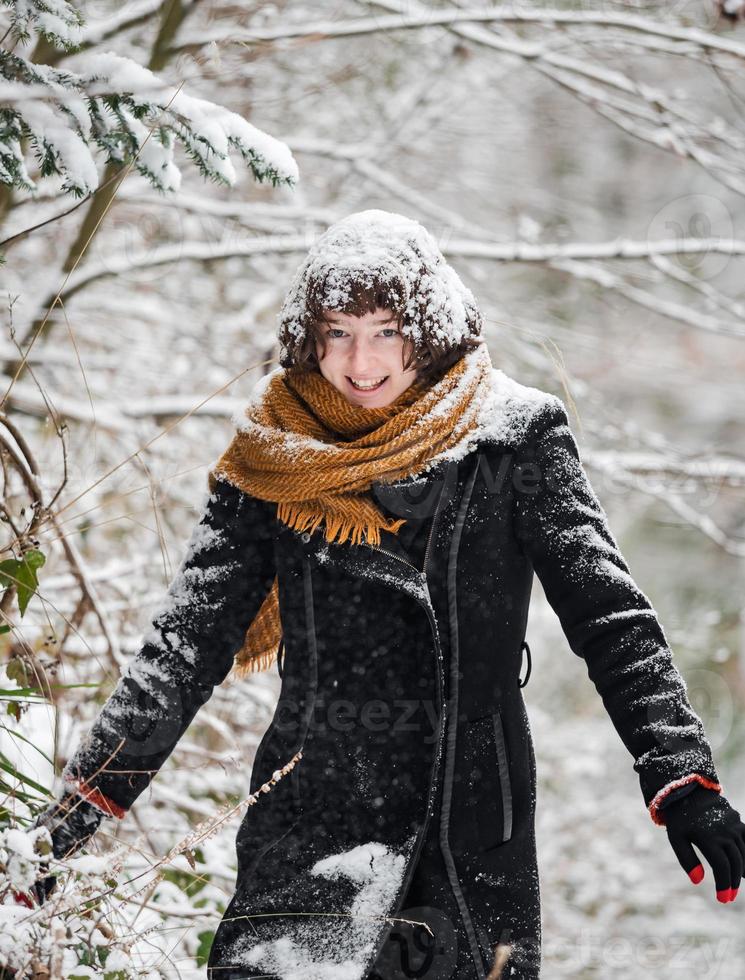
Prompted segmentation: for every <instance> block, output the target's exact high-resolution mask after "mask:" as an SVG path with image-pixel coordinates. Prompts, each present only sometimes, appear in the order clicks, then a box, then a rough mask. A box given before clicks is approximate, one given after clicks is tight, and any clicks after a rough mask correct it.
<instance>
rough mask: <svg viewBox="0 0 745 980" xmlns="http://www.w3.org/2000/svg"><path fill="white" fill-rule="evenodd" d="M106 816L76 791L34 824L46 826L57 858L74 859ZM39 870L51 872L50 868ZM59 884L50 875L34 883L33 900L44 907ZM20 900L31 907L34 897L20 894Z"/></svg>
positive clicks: (60, 800) (50, 807)
mask: <svg viewBox="0 0 745 980" xmlns="http://www.w3.org/2000/svg"><path fill="white" fill-rule="evenodd" d="M103 818H104V813H103V812H102V811H101V810H99V809H98V808H97V807H95V806H93V804H92V803H89V802H88V801H87V800H85V799H83V797H82V796H79V795H78V794H77V793H75V792H70V791H68V790H65V792H64V793H63V794H62V796H61V797H60V798H59V799H58V800H55V802H54V803H52V804H50V806H48V807H47V808H46V810H44V811H42V813H40V814H39V815H38V817H37V818H36V820H35V821H34V823H33V824H32V825H31V826H32V828H35V827H46V828H47V829H48V830H49V834H50V836H51V838H52V853H53V854H54V856H55V858H57V859H60V858H64V857H71V856H72V855H73V854H75V852H76V851H78V850H80V848H81V847H83V845H84V844H86V843H87V842H88V841H89V840H90V838H91V837H92V836H93V835H94V834H95V832H96V831H97V830H98V827H99V825H100V823H101V821H102V820H103ZM39 867H40V868H41V869H42V870H44V871H47V870H48V869H49V865H48V864H45V863H41V864H40V865H39ZM56 883H57V878H56V876H55V875H46V877H44V878H39V879H37V881H36V882H35V883H34V886H33V890H32V892H33V894H32V897H33V899H35V901H36V902H37V903H38V904H39V905H41V904H42V903H43V902H44V901H45V900H46V899H47V898H48V897H49V895H50V894H51V893H52V891H53V890H54V887H55V885H56ZM16 900H17V901H21V902H23V904H25V905H31V904H32V902H31V900H30V897H29V896H27V895H23V894H21V893H18V894H17V895H16Z"/></svg>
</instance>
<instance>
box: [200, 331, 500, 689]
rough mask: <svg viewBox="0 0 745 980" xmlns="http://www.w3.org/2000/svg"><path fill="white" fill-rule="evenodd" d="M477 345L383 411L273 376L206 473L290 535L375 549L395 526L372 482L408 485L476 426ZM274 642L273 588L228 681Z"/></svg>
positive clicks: (482, 350)
mask: <svg viewBox="0 0 745 980" xmlns="http://www.w3.org/2000/svg"><path fill="white" fill-rule="evenodd" d="M491 369H492V364H491V358H490V356H489V351H488V349H487V347H486V344H481V345H480V346H479V347H478V348H476V349H475V350H473V351H470V352H469V353H468V354H466V355H465V356H464V357H463V358H461V359H460V360H459V361H458V362H457V363H456V364H454V365H453V366H452V367H451V368H450V369H449V370H448V371H447V373H446V374H445V375H444V376H443V377H442V378H441V379H440V380H439V381H438V382H437V383H435V384H433V385H429V386H426V385H423V384H422V383H421V382H419V381H415V382H413V383H412V384H411V385H410V386H409V387H408V388H407V389H406V390H405V391H403V392H402V393H401V394H400V395H399V396H398V398H396V399H395V400H394V401H393V402H391V403H390V404H389V405H386V406H385V407H383V408H367V407H365V406H360V405H355V404H353V403H352V402H350V401H348V400H347V399H346V398H345V397H344V395H343V394H342V393H341V392H340V391H339V390H338V389H337V388H336V387H335V386H334V385H333V384H332V383H331V382H330V381H328V380H327V379H326V378H324V377H323V375H322V374H320V372H318V371H312V372H302V371H298V370H297V369H295V368H289V369H286V370H283V369H280V368H277V369H275V370H274V371H273V372H271V374H270V375H268V376H266V377H265V378H263V379H262V381H261V382H259V384H258V385H257V386H256V389H255V392H254V395H253V397H252V398H251V400H250V401H249V403H248V405H247V407H246V408H245V409H244V412H243V418H242V419H241V421H240V422H239V424H238V425H237V427H236V432H235V434H234V436H233V439H232V442H231V443H230V445H229V446H228V448H227V449H226V450H225V452H224V453H223V454H222V456H220V457H219V459H218V461H217V463H216V464H215V465H214V466H213V467H212V469H211V471H210V473H209V486H210V490H214V488H215V486H216V477H217V475H218V474H219V475H220V476H221V477H223V478H224V479H226V480H228V481H229V482H230V483H232V484H233V485H234V486H236V487H239V488H240V489H241V490H244V491H245V492H246V493H248V494H250V495H252V496H253V497H257V498H259V499H261V500H269V501H273V502H276V504H277V517H278V519H279V520H280V521H283V522H284V523H285V524H287V525H288V526H289V527H291V528H293V529H294V530H296V531H298V532H302V531H310V532H311V533H312V532H314V531H316V530H317V529H318V528H319V527H320V525H321V524H323V528H322V532H323V534H324V535H325V538H326V540H327V541H329V542H334V541H336V542H337V543H339V544H341V543H343V542H345V541H350V542H351V543H352V544H359V543H361V542H366V543H368V544H372V545H379V544H380V531H381V529H383V530H385V531H390V532H393V533H396V532H397V531H398V529H399V528H400V527H401V525H402V524H404V523H405V521H404V520H403V519H401V520H393V519H389V518H388V517H386V515H385V514H383V513H382V512H381V511H380V509H379V508H378V507H377V505H376V504H375V501H374V499H373V498H372V496H371V495H370V493H369V492H368V491H369V490H370V487H371V484H372V482H373V481H377V482H385V483H391V482H395V481H396V480H400V479H403V478H405V477H408V476H414V475H416V474H417V473H418V472H420V471H421V470H422V468H423V467H424V466H425V464H429V463H431V462H432V461H433V459H434V457H436V456H438V455H439V454H441V453H445V452H447V450H449V449H451V448H453V447H454V446H456V445H458V444H459V443H460V442H461V441H462V440H463V439H464V438H467V437H468V435H469V433H471V432H472V431H473V430H474V429H475V428H476V426H477V424H478V421H479V410H480V407H481V405H482V403H483V400H484V398H485V397H486V396H487V394H488V392H489V389H490V375H491ZM281 637H282V625H281V621H280V613H279V603H278V591H277V579H276V577H275V579H274V583H273V585H272V587H271V589H270V590H269V592H268V593H267V595H266V598H265V599H264V601H263V603H262V605H261V607H260V609H259V611H258V613H257V614H256V616H255V617H254V619H253V621H252V623H251V624H250V626H249V628H248V631H247V632H246V635H245V639H244V642H243V646H242V647H241V649H240V650H239V651H238V652H237V653H236V656H235V664H234V671H233V673H234V675H235V676H237V677H242V676H244V675H245V674H248V673H250V672H252V671H256V670H264V669H266V668H267V667H269V666H270V665H271V664H272V662H273V661H274V659H275V657H276V655H277V651H278V647H279V643H280V640H281Z"/></svg>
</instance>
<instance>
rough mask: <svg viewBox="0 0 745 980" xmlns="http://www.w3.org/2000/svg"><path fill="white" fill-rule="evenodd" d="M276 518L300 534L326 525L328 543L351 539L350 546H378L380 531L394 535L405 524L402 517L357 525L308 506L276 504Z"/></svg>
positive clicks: (356, 521)
mask: <svg viewBox="0 0 745 980" xmlns="http://www.w3.org/2000/svg"><path fill="white" fill-rule="evenodd" d="M277 517H278V518H279V520H280V521H282V522H283V523H284V524H287V525H288V527H291V528H293V530H295V531H298V532H300V533H302V532H303V531H310V533H311V534H312V533H313V532H314V531H316V530H317V529H318V527H319V526H320V525H321V524H322V523H323V522H325V524H326V526H325V535H326V540H327V541H328V542H329V543H333V542H334V541H336V543H337V544H344V542H345V541H347V540H351V542H352V544H372V545H376V546H379V545H380V530H381V528H382V529H383V530H385V531H390V532H391V533H393V534H396V533H397V532H398V530H399V528H401V527H403V525H404V524H405V523H406V520H405V519H404V518H399V519H398V520H395V521H388V520H387V521H385V523H383V524H376V523H375V522H373V521H369V522H368V523H367V524H365V525H362V526H360V524H359V518H357V519H355V518H353V517H348V518H345V517H341V516H339V517H337V516H334V515H329V514H320V515H319V514H318V511H317V510H313V508H312V507H309V506H308V505H307V504H297V503H280V504H278V505H277Z"/></svg>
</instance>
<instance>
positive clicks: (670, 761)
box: [513, 395, 721, 826]
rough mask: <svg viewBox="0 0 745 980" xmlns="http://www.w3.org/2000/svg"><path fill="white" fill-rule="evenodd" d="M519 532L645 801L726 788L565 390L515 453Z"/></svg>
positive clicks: (656, 808)
mask: <svg viewBox="0 0 745 980" xmlns="http://www.w3.org/2000/svg"><path fill="white" fill-rule="evenodd" d="M515 463H516V468H515V478H514V481H513V483H514V493H515V498H514V499H515V512H514V521H515V525H514V526H515V534H516V536H517V538H518V542H519V544H520V546H521V548H522V550H523V552H524V554H525V555H526V556H527V557H528V559H529V560H530V562H531V563H532V566H533V568H534V570H535V572H536V574H537V575H538V577H539V579H540V581H541V585H542V586H543V590H544V592H545V594H546V598H547V599H548V601H549V603H550V605H551V607H552V608H553V610H554V612H555V613H556V614H557V616H558V617H559V621H560V623H561V626H562V629H563V631H564V634H565V636H566V638H567V641H568V643H569V645H570V647H571V649H572V651H573V652H574V653H575V654H576V655H577V656H578V657H582V659H583V660H584V661H585V663H586V665H587V671H588V674H589V677H590V679H591V680H592V682H593V684H594V685H595V688H596V690H597V691H598V693H599V695H600V697H601V698H602V701H603V704H604V706H605V708H606V711H607V712H608V714H609V716H610V718H611V721H612V723H613V725H614V727H615V729H616V731H617V732H618V734H619V735H620V737H621V739H622V741H623V743H624V745H625V746H626V748H627V749H628V750H629V752H630V753H631V755H632V756H633V758H634V764H633V768H634V770H635V772H636V773H637V775H638V776H639V782H640V785H641V791H642V795H643V797H644V802H645V804H646V806H647V808H648V809H649V813H650V816H651V817H652V820H653V821H654V822H655V823H656V824H659V825H661V826H664V823H665V818H664V808H663V809H662V810H660V804H661V803H662V801H663V800H664V799H665V798H666V797H667V796H668V794H670V793H673V792H674V791H677V790H678V788H680V787H682V786H684V785H686V784H688V783H690V782H693V781H695V782H698V783H701V784H702V785H703V786H705V787H707V788H709V789H713V790H716V791H719V792H721V785H720V783H719V778H718V776H717V772H716V770H715V767H714V763H713V761H712V753H711V747H710V745H709V742H708V740H707V737H706V734H705V732H704V727H703V724H702V722H701V719H700V718H699V716H698V715H697V714H696V712H695V711H694V709H693V707H692V706H691V704H690V702H689V699H688V695H687V688H686V684H685V681H684V679H683V677H682V676H681V674H680V673H679V671H678V669H677V667H676V666H675V664H674V663H673V657H672V652H671V650H670V647H669V645H668V643H667V639H666V637H665V633H664V631H663V628H662V625H661V624H660V622H659V620H658V617H657V614H656V612H655V610H654V609H653V608H652V605H651V604H650V602H649V599H648V598H647V596H646V595H645V594H644V593H643V592H642V591H641V589H640V588H639V587H638V585H637V584H636V583H635V582H634V580H633V578H632V577H631V574H630V571H629V567H628V565H627V564H626V561H625V560H624V558H623V556H622V555H621V552H620V551H619V549H618V544H617V543H616V540H615V538H614V537H613V534H612V533H611V531H610V529H609V527H608V522H607V517H606V514H605V511H604V510H603V508H602V506H601V504H600V502H599V500H598V498H597V496H596V495H595V492H594V490H593V489H592V486H591V485H590V482H589V480H588V479H587V476H586V474H585V471H584V468H583V466H582V463H581V461H580V457H579V452H578V449H577V443H576V441H575V439H574V436H573V434H572V432H571V430H570V428H569V422H568V417H567V412H566V408H565V406H564V403H563V402H562V400H561V399H559V398H557V397H556V396H554V395H548V396H547V403H546V405H545V406H541V408H540V410H539V411H538V413H537V414H536V417H535V418H534V420H533V421H532V422H531V425H530V428H529V431H528V434H527V436H526V439H525V442H524V443H523V444H522V445H521V449H520V451H519V452H518V453H517V454H516V459H515Z"/></svg>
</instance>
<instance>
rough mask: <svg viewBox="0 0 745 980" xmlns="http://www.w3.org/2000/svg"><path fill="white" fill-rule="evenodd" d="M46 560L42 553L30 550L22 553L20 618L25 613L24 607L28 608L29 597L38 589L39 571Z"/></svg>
mask: <svg viewBox="0 0 745 980" xmlns="http://www.w3.org/2000/svg"><path fill="white" fill-rule="evenodd" d="M46 560H47V559H46V555H45V554H44V553H43V552H41V551H38V550H37V549H36V548H31V549H30V550H29V551H27V552H25V553H24V555H23V559H22V560H21V562H20V563H19V564H20V567H19V569H18V581H19V585H18V608H19V609H20V611H21V616H22V615H23V614H24V613H25V612H26V606H28V604H29V601H30V599H31V596H32V595H33V594H34V592H36V590H37V588H38V587H39V578H38V573H39V569H40V568H41V566H42V565H43V564H44V562H45V561H46Z"/></svg>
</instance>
